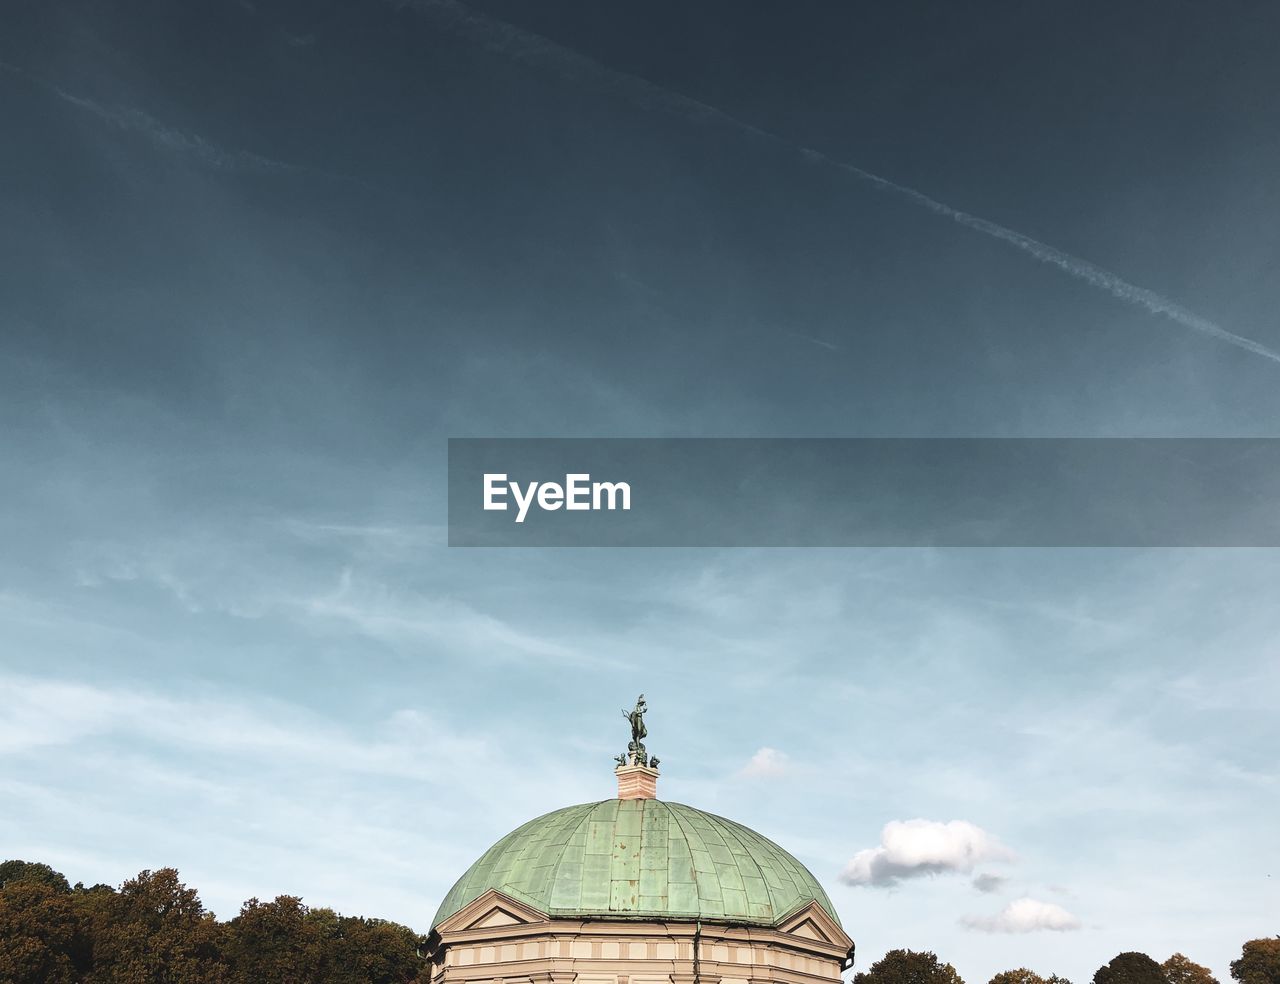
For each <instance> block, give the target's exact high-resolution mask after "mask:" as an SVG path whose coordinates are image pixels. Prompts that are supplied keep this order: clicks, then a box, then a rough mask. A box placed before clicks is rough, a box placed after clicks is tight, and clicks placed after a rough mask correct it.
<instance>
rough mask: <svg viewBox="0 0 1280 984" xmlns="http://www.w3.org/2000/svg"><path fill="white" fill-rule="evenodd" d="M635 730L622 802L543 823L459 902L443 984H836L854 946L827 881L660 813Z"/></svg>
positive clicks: (685, 818) (711, 828)
mask: <svg viewBox="0 0 1280 984" xmlns="http://www.w3.org/2000/svg"><path fill="white" fill-rule="evenodd" d="M637 711H638V714H639V715H643V700H641V702H639V703H638V704H637ZM631 716H632V732H633V734H632V743H631V746H629V749H628V753H627V755H625V756H619V765H618V767H617V769H616V770H615V772H616V775H617V780H618V796H617V798H615V799H607V800H604V801H602V802H598V803H584V804H581V805H579V806H570V807H566V808H564V809H562V810H556V811H555V812H553V813H548V814H547V815H546V816H543V817H538V818H537V819H536V820H531V821H529V822H528V823H526V824H525V825H524V826H522V827H519V828H517V829H516V830H514V831H512V832H511V833H510V834H508V835H507V836H506V837H503V838H502V839H501V840H500V841H498V842H497V843H496V844H494V845H493V847H491V848H490V849H489V850H488V851H486V852H485V853H484V854H483V855H482V856H481V857H480V859H479V860H478V861H476V862H475V864H473V865H472V866H471V867H470V868H469V869H468V870H467V872H466V873H465V874H464V875H463V876H462V877H461V878H460V879H459V880H458V882H457V884H455V885H454V886H453V888H452V889H451V890H450V892H449V894H448V895H447V896H446V897H445V899H444V902H443V903H442V904H441V906H440V910H439V911H438V912H437V913H436V916H435V919H434V920H433V922H432V930H431V934H430V936H429V937H428V938H427V940H426V953H425V954H424V955H425V956H428V957H429V958H430V960H431V961H432V964H433V968H434V975H433V980H434V982H435V984H832V982H838V981H839V979H840V972H841V970H842V969H844V968H846V967H847V966H848V964H849V963H851V961H852V955H853V941H852V940H851V939H850V938H849V936H848V934H847V933H845V931H844V929H843V928H842V927H841V925H840V920H839V918H838V917H837V916H836V912H835V909H834V907H833V906H832V905H831V900H830V899H828V898H827V894H826V892H824V891H823V890H822V886H821V885H819V884H818V881H817V879H815V878H814V877H813V875H812V874H810V873H809V871H808V870H807V869H806V868H805V867H804V865H802V864H801V863H800V862H799V861H797V860H796V859H795V858H794V857H792V856H791V855H790V854H788V853H787V852H786V851H785V850H783V849H782V848H781V847H779V846H778V845H777V844H775V843H773V842H772V841H770V840H769V839H767V838H766V837H763V836H762V835H760V834H758V833H756V832H755V831H754V830H751V829H750V828H748V827H744V826H742V825H741V824H738V823H734V822H733V821H732V820H726V819H724V818H723V817H717V816H714V815H712V814H710V813H704V812H703V811H701V810H697V809H695V808H693V807H691V806H685V805H683V804H680V803H669V802H666V801H664V800H660V799H658V798H657V795H656V793H657V779H658V770H657V768H656V766H657V760H656V759H652V760H651V759H650V758H649V757H648V755H647V753H646V752H645V750H644V745H643V744H642V742H641V740H640V739H641V738H643V737H644V735H645V731H644V725H643V719H642V717H640V723H639V727H637V722H636V717H637V716H638V715H637V713H636V712H632V715H631Z"/></svg>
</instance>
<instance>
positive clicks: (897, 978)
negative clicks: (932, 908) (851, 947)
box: [854, 950, 964, 984]
mask: <svg viewBox="0 0 1280 984" xmlns="http://www.w3.org/2000/svg"><path fill="white" fill-rule="evenodd" d="M854 984H964V981H963V980H962V979H961V977H960V975H959V974H958V973H956V969H955V968H954V967H952V966H951V964H949V963H943V962H942V961H940V960H939V959H938V957H937V954H934V953H931V952H929V951H924V952H919V953H917V952H916V951H914V950H890V951H889V952H888V953H886V954H885V955H884V956H883V957H881V958H880V959H879V960H877V961H876V962H875V963H873V964H872V965H871V967H870V968H869V969H868V970H866V971H863V972H862V973H859V974H858V975H857V976H856V977H854Z"/></svg>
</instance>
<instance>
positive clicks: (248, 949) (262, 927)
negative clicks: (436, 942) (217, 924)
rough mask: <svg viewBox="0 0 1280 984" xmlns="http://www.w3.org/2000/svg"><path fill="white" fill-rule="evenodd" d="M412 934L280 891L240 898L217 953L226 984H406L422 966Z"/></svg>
mask: <svg viewBox="0 0 1280 984" xmlns="http://www.w3.org/2000/svg"><path fill="white" fill-rule="evenodd" d="M417 940H418V936H417V934H416V933H414V932H413V931H412V930H411V929H409V928H408V927H407V926H400V925H398V924H396V923H393V922H387V921H385V920H382V919H360V918H357V917H353V916H341V915H339V914H338V913H336V912H334V911H333V910H332V909H310V908H308V907H307V906H305V905H303V904H302V900H301V899H299V898H295V897H294V896H291V895H281V896H279V897H278V898H276V899H275V901H273V902H259V901H258V900H257V899H250V900H249V901H248V902H246V903H245V904H244V905H243V906H242V907H241V909H240V914H239V915H238V916H236V918H235V919H232V920H231V921H230V922H229V923H227V924H226V926H225V928H224V938H223V952H224V954H225V956H226V958H227V961H228V964H229V965H230V967H231V971H232V977H231V980H232V982H233V984H259V982H261V981H272V982H274V984H408V982H410V981H412V980H413V979H414V978H415V977H416V976H417V974H418V973H419V972H420V971H421V970H422V967H423V963H422V960H421V959H419V957H418V956H417V952H416V950H417Z"/></svg>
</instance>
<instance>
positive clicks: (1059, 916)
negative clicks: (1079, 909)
mask: <svg viewBox="0 0 1280 984" xmlns="http://www.w3.org/2000/svg"><path fill="white" fill-rule="evenodd" d="M960 925H962V926H964V927H965V928H967V929H976V930H978V931H980V932H983V933H1035V932H1038V931H1039V930H1042V929H1047V930H1052V931H1054V932H1058V933H1061V932H1067V931H1069V930H1075V929H1079V928H1080V920H1079V919H1077V918H1076V917H1075V916H1073V915H1072V914H1071V913H1069V912H1068V911H1067V910H1066V909H1064V908H1062V906H1060V905H1054V904H1053V903H1052V902H1040V901H1038V900H1036V899H1027V898H1023V899H1018V900H1017V901H1015V902H1010V903H1009V904H1008V905H1006V906H1005V907H1004V908H1003V909H1001V910H1000V912H999V913H997V914H996V915H994V916H965V917H964V918H962V919H961V920H960Z"/></svg>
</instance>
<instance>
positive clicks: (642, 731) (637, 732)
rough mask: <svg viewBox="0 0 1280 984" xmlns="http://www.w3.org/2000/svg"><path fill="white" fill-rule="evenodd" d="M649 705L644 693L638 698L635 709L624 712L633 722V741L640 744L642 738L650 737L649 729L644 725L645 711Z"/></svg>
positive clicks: (624, 715)
mask: <svg viewBox="0 0 1280 984" xmlns="http://www.w3.org/2000/svg"><path fill="white" fill-rule="evenodd" d="M648 709H649V705H648V704H646V703H645V702H644V694H641V695H640V696H639V697H638V698H637V699H636V706H635V710H632V711H627V710H624V711H623V712H622V716H623V717H625V718H626V719H627V720H628V721H630V722H631V741H632V742H633V743H634V744H637V745H638V744H639V743H640V741H641V739H643V738H648V737H649V729H648V728H646V727H645V726H644V712H645V711H647V710H648Z"/></svg>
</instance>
